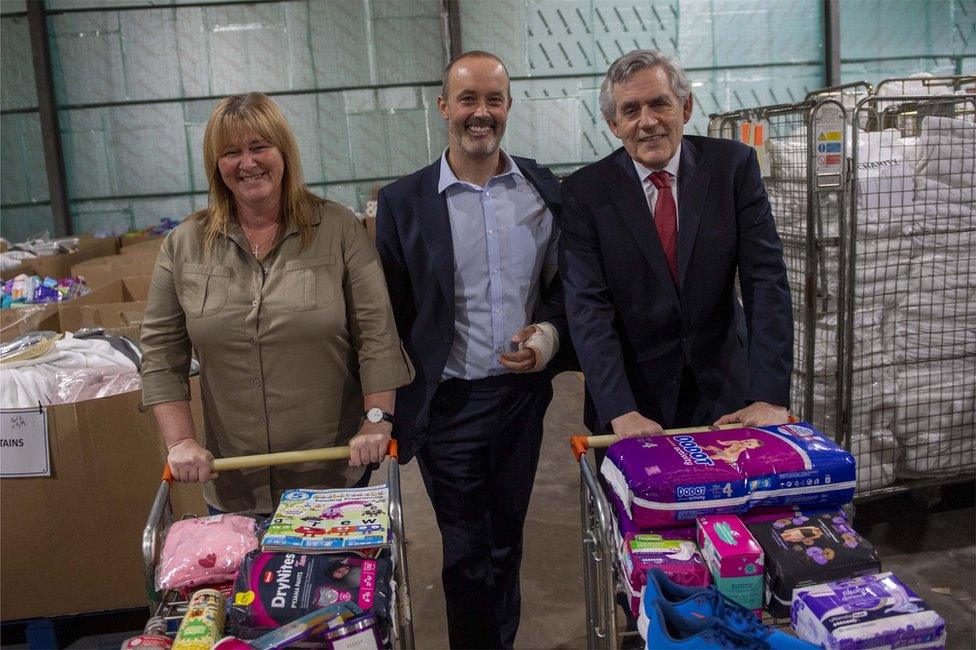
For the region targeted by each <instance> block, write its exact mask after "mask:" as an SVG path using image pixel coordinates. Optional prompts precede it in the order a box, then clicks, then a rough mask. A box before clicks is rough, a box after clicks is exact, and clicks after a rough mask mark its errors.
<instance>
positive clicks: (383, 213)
mask: <svg viewBox="0 0 976 650" xmlns="http://www.w3.org/2000/svg"><path fill="white" fill-rule="evenodd" d="M512 158H513V159H514V160H515V163H516V164H517V165H518V167H519V169H520V170H521V171H522V174H523V175H524V176H525V178H526V180H527V181H528V182H529V183H531V184H532V186H533V187H534V188H535V189H536V191H537V192H538V193H539V195H540V196H541V197H542V199H543V201H545V203H546V207H548V208H549V211H550V212H551V213H552V215H553V217H554V219H556V220H557V221H556V223H558V219H559V212H560V201H559V181H558V180H556V177H555V176H553V174H552V172H551V171H549V169H548V168H546V167H540V166H539V165H537V164H536V162H535V161H534V160H530V159H528V158H519V157H517V156H512ZM440 165H441V162H440V159H437V160H436V161H434V163H433V164H431V165H429V166H427V167H424V168H423V169H421V170H419V171H417V172H414V173H413V174H411V175H410V176H406V177H404V178H401V179H399V180H397V181H395V182H393V183H391V184H389V185H387V186H386V187H384V188H383V189H382V190H380V193H379V200H378V205H377V211H376V249H377V250H378V251H379V255H380V260H381V261H382V263H383V272H384V273H385V274H386V283H387V286H388V287H389V289H390V300H391V302H392V304H393V315H394V316H395V318H396V324H397V330H398V332H399V334H400V339H401V340H402V341H403V344H404V347H405V348H406V350H407V353H408V354H409V355H410V359H411V361H413V365H414V369H415V370H416V373H417V374H416V376H415V378H414V380H413V382H412V383H410V384H409V385H407V386H404V387H403V388H400V389H398V390H397V400H396V411H395V413H394V423H393V436H394V437H395V438H396V439H397V442H398V443H399V452H400V462H403V463H405V462H407V461H408V460H410V458H411V457H413V455H414V453H415V452H416V450H417V449H418V448H419V446H420V445H421V444H423V439H422V438H423V434H424V431H425V429H426V427H427V423H428V419H429V418H428V413H429V407H430V401H431V399H432V398H433V396H434V392H435V391H436V390H437V385H438V383H439V382H440V380H441V377H442V376H443V374H444V366H446V365H447V359H448V356H449V354H450V351H451V344H452V343H453V341H454V324H455V320H454V244H453V241H452V238H451V224H450V220H449V217H448V212H447V199H446V198H445V196H444V195H443V194H439V193H438V192H437V184H438V181H439V180H440ZM540 295H541V296H542V301H541V306H540V307H539V308H538V309H537V311H536V313H535V314H533V321H534V322H537V323H538V322H541V321H548V322H549V323H552V325H554V326H555V327H556V329H557V330H558V332H559V353H558V354H557V355H556V358H555V359H553V360H552V361H551V362H550V363H549V365H548V366H547V367H546V372H547V373H549V374H550V375H552V374H555V373H556V372H559V371H560V370H561V369H565V368H567V367H568V366H569V365H571V364H572V363H573V359H574V357H573V354H572V345H571V344H570V340H569V331H568V328H567V324H566V315H565V310H564V308H563V305H562V284H561V282H560V281H559V276H558V275H557V276H556V277H555V278H554V279H553V280H552V281H550V282H549V284H548V286H546V287H543V288H542V291H541V292H540ZM514 333H515V332H512V334H514Z"/></svg>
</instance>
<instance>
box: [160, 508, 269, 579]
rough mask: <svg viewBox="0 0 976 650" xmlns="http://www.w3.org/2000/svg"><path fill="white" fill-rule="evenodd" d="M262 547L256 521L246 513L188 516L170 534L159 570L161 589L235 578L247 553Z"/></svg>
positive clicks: (170, 530) (176, 524)
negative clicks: (259, 545)
mask: <svg viewBox="0 0 976 650" xmlns="http://www.w3.org/2000/svg"><path fill="white" fill-rule="evenodd" d="M256 548H258V538H257V533H256V523H255V521H254V519H252V518H251V517H244V516H242V515H214V516H212V517H198V518H195V519H184V520H182V521H178V522H176V523H174V524H173V525H172V526H170V528H169V532H168V533H167V534H166V542H165V543H164V544H163V552H162V554H161V556H160V559H159V567H158V569H157V570H156V586H157V587H158V588H159V589H182V588H187V587H196V586H197V585H205V584H212V583H217V582H227V581H233V580H234V578H235V577H236V576H237V569H238V567H240V565H241V562H242V561H243V560H244V556H245V555H247V554H248V553H249V552H251V551H253V550H254V549H256Z"/></svg>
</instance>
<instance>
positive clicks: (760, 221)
mask: <svg viewBox="0 0 976 650" xmlns="http://www.w3.org/2000/svg"><path fill="white" fill-rule="evenodd" d="M600 109H601V112H602V113H603V117H604V119H605V120H606V121H607V124H608V125H609V127H610V130H611V131H613V133H614V135H616V136H617V137H618V138H620V140H621V141H622V143H623V147H622V148H621V149H618V150H617V151H615V152H613V153H612V154H610V155H609V156H607V157H606V158H604V159H602V160H599V161H597V162H595V163H593V164H591V165H587V166H586V167H583V168H582V169H580V170H578V171H577V172H576V173H574V174H573V175H571V176H570V177H569V178H568V179H566V180H565V181H564V182H563V185H562V200H563V209H562V217H561V220H560V228H561V231H562V232H561V235H560V247H559V270H560V276H561V277H562V281H563V284H564V290H565V301H566V313H567V314H568V317H569V325H570V331H571V333H572V338H573V343H574V345H575V347H576V353H577V355H578V357H579V360H580V364H581V365H582V367H583V372H584V374H585V376H586V406H585V410H584V418H585V420H586V423H587V426H588V427H589V428H590V429H591V430H592V431H595V432H604V431H611V430H612V432H613V433H616V434H618V435H621V436H646V435H657V434H660V433H661V431H662V428H672V427H686V426H700V425H706V424H712V423H716V424H724V423H732V422H741V423H743V424H745V425H757V426H758V425H764V424H774V423H780V422H784V421H786V419H787V416H788V412H787V408H788V405H789V390H790V372H791V370H792V365H793V362H792V359H793V357H792V347H793V324H792V312H791V304H790V293H789V287H788V285H787V282H786V267H785V264H784V262H783V248H782V244H781V242H780V239H779V236H778V235H777V233H776V227H775V225H774V223H773V215H772V212H771V211H770V207H769V201H768V199H767V197H766V191H765V188H764V187H763V183H762V178H761V177H760V173H759V165H758V164H757V161H756V155H755V152H754V151H753V150H752V149H751V148H749V147H747V146H745V145H743V144H740V143H738V142H733V141H730V140H720V139H713V138H704V137H696V136H684V135H683V133H684V125H685V124H686V123H687V122H688V120H689V119H690V118H691V111H692V96H691V86H690V84H689V83H688V80H687V78H686V76H685V74H684V71H683V70H682V69H681V66H680V65H679V64H678V63H677V62H676V61H675V60H673V59H670V58H668V57H666V56H664V55H662V54H661V53H660V52H656V51H651V50H635V51H632V52H630V53H628V54H625V55H623V56H622V57H620V58H619V59H617V60H616V61H615V62H614V63H613V65H611V67H610V69H609V71H608V72H607V75H606V78H605V79H604V81H603V85H602V87H601V91H600ZM737 274H738V286H739V290H740V291H741V296H742V302H741V304H740V302H739V299H738V298H737V296H736V275H737ZM743 307H744V309H743Z"/></svg>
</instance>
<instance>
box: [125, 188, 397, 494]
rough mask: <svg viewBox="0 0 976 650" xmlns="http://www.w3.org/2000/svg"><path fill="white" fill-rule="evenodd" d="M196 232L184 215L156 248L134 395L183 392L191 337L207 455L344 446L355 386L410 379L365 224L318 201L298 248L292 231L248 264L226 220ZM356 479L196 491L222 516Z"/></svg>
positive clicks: (341, 470)
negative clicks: (217, 230) (223, 226)
mask: <svg viewBox="0 0 976 650" xmlns="http://www.w3.org/2000/svg"><path fill="white" fill-rule="evenodd" d="M203 226H204V222H203V220H201V219H199V218H189V219H187V220H186V221H184V222H183V223H182V224H180V226H179V227H178V228H176V229H175V230H173V231H172V232H171V233H170V234H169V235H168V236H167V238H166V241H165V242H164V243H163V245H162V247H161V249H160V252H159V258H158V260H157V261H156V268H155V271H154V272H153V279H152V284H151V285H150V289H149V298H148V306H147V309H146V316H145V320H144V321H143V326H142V347H143V360H142V382H143V398H144V403H145V404H146V405H151V404H160V403H163V402H172V401H180V400H189V399H190V393H189V381H188V371H189V366H190V355H191V345H192V348H193V349H194V350H195V351H196V354H197V358H198V360H199V362H200V377H201V389H202V390H201V392H202V395H203V412H204V432H203V437H204V441H203V444H204V446H205V447H206V448H207V449H209V450H210V451H211V452H212V453H213V455H214V457H216V458H223V457H229V456H243V455H252V454H264V453H272V452H279V451H292V450H299V449H314V448H317V447H330V446H334V445H342V444H347V443H348V441H349V439H350V438H351V437H352V436H353V435H355V434H356V432H357V431H358V429H359V426H360V423H361V422H362V417H363V393H376V392H381V391H385V390H392V389H396V388H398V387H400V386H403V385H406V384H408V383H409V382H410V381H411V379H412V378H413V367H412V366H411V365H410V360H409V358H408V356H407V354H406V352H405V351H404V350H403V348H402V346H401V345H400V340H399V338H398V337H397V331H396V325H395V323H394V320H393V314H392V311H391V308H390V299H389V295H388V294H387V289H386V283H385V281H384V279H383V271H382V269H381V267H380V264H379V260H378V258H377V255H376V250H375V248H374V247H373V244H372V242H371V241H370V240H369V236H368V235H367V234H366V230H365V229H364V228H363V227H362V225H361V224H360V223H359V222H358V220H357V219H356V217H355V215H353V214H352V213H351V212H349V211H348V210H346V209H345V208H343V207H341V206H339V205H338V204H336V203H333V202H331V201H327V202H325V204H324V205H323V206H322V207H321V208H320V209H319V210H318V219H317V223H316V224H315V225H314V226H313V231H314V234H313V236H312V241H311V243H310V244H309V245H308V246H307V247H306V248H305V249H304V250H299V243H300V236H299V230H298V227H297V226H291V227H289V228H288V229H287V230H286V232H285V234H284V236H283V237H282V238H281V241H280V243H279V244H278V245H277V246H276V247H275V248H274V249H272V251H271V252H270V254H269V255H268V257H267V258H266V259H265V260H263V262H261V263H259V262H258V261H257V260H255V259H254V256H253V255H252V254H251V253H250V250H249V246H248V243H247V241H246V239H245V237H244V234H243V231H242V230H241V228H240V226H239V225H238V224H236V223H233V224H230V225H229V228H228V235H227V236H224V235H218V237H217V239H216V242H215V245H214V247H213V250H212V251H211V253H210V254H209V255H207V254H206V253H205V252H204V245H203V242H204V227H203ZM362 473H363V469H362V468H349V467H348V462H347V461H334V462H330V463H303V464H299V465H284V466H279V467H276V468H261V469H254V470H242V471H232V472H221V473H220V475H219V476H218V478H216V479H215V480H213V481H211V482H209V483H208V484H207V485H206V486H205V488H204V495H205V497H206V499H207V502H208V503H209V504H210V505H212V506H214V507H215V508H218V509H220V510H224V511H250V512H259V513H269V512H273V511H274V509H275V507H276V506H277V501H278V499H279V497H280V494H281V491H282V490H285V489H290V488H298V487H309V488H323V487H340V486H345V485H348V484H350V483H351V482H354V481H355V480H356V479H357V478H358V477H360V476H361V475H362Z"/></svg>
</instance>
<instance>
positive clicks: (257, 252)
mask: <svg viewBox="0 0 976 650" xmlns="http://www.w3.org/2000/svg"><path fill="white" fill-rule="evenodd" d="M241 232H243V233H244V239H246V240H247V243H248V244H250V245H251V246H252V247H253V249H254V250H252V251H251V253H253V254H254V259H257V258H258V256H259V255H260V254H261V247H262V246H264V245H266V244H268V243H269V242H272V241H274V238H275V237H277V236H278V226H275V229H274V232H273V233H271V236H270V237H268V238H267V239H265V240H264V241H263V242H261V243H260V244H255V243H254V242H253V241H251V238H250V237H248V236H247V231H245V230H244V229H243V228H241Z"/></svg>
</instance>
